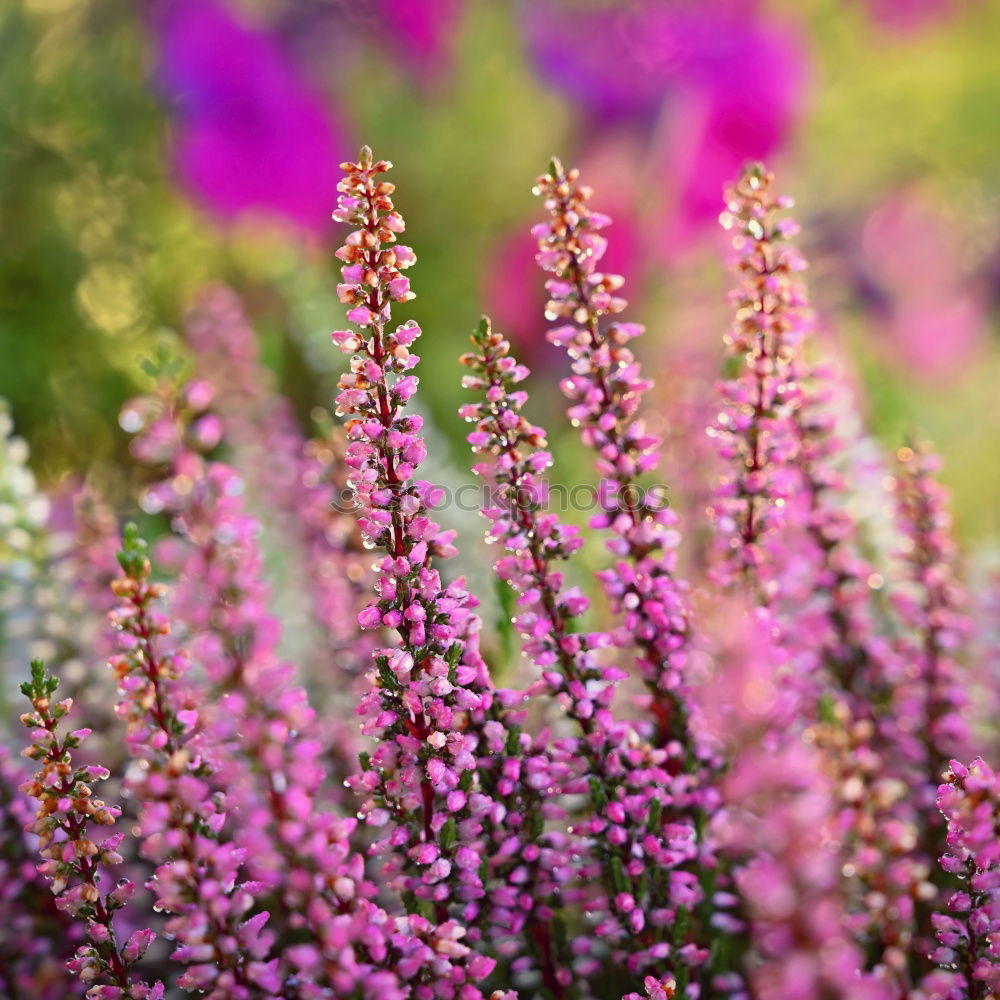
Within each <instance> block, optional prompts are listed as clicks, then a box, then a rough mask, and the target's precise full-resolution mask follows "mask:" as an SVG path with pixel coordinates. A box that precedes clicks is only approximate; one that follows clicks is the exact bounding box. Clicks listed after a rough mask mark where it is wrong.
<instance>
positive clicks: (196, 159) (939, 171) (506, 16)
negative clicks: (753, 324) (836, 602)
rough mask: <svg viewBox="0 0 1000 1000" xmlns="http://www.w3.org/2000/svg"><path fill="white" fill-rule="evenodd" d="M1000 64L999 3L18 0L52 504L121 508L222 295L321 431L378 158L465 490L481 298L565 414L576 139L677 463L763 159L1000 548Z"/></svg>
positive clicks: (877, 412) (27, 198) (9, 53)
mask: <svg viewBox="0 0 1000 1000" xmlns="http://www.w3.org/2000/svg"><path fill="white" fill-rule="evenodd" d="M998 46H1000V3H998V2H995V0H785V2H778V0H775V2H771V3H765V2H763V0H761V2H753V0H741V2H737V0H637V2H635V3H615V2H610V0H575V2H573V0H524V2H517V0H506V2H505V0H353V2H348V0H343V2H342V0H258V2H254V0H171V2H165V3H162V4H157V3H152V2H148V3H144V2H126V0H5V2H4V3H3V4H0V88H2V94H3V102H2V106H0V224H2V233H3V238H2V241H0V396H3V397H5V398H6V399H7V400H8V401H9V403H10V407H11V412H12V415H13V419H14V423H15V427H16V430H17V432H18V433H19V434H21V435H23V436H24V437H25V438H26V439H27V440H28V442H29V444H30V446H31V452H32V464H33V467H34V469H35V472H36V475H37V476H38V478H39V479H40V481H41V483H42V484H43V485H45V486H49V487H53V486H58V485H59V483H60V482H62V481H63V480H65V479H67V477H77V476H79V475H80V474H83V473H87V474H89V475H90V476H92V477H97V478H98V479H100V480H101V481H102V486H103V487H104V488H106V489H107V490H109V491H110V492H111V493H112V494H114V492H115V490H116V488H121V487H116V485H115V484H116V481H117V480H118V479H119V478H120V477H121V476H122V473H121V472H120V469H121V467H122V464H123V459H124V457H125V452H126V448H127V442H126V435H125V434H124V432H123V431H121V430H120V429H119V427H118V423H117V414H118V410H119V408H120V406H121V403H122V402H123V400H124V399H125V398H126V397H128V396H130V395H132V394H133V393H134V392H135V391H136V389H137V388H141V387H143V386H144V385H145V384H146V383H145V382H144V376H142V374H141V372H140V368H139V365H140V362H141V360H142V359H143V358H144V357H148V356H149V355H151V354H153V353H154V352H155V351H156V349H157V345H158V343H159V342H161V341H162V340H163V339H164V338H166V339H168V340H169V338H170V337H171V336H172V334H171V331H175V330H178V329H180V328H181V327H182V325H183V317H184V312H185V309H186V307H187V306H188V304H189V303H190V301H191V299H192V297H193V296H194V295H195V294H196V293H197V291H198V290H199V288H201V287H202V286H204V285H205V284H206V283H209V282H213V281H223V282H225V283H227V284H229V285H231V286H232V287H234V288H235V289H236V290H237V291H238V292H239V294H240V295H241V296H242V297H243V299H244V301H245V303H246V305H247V308H248V311H249V313H250V315H251V317H252V318H253V321H254V323H255V326H256V329H257V331H258V335H259V337H260V340H261V343H262V346H263V350H264V352H265V357H266V359H267V361H268V363H269V365H271V366H272V367H273V368H274V370H275V372H276V373H277V377H278V379H279V381H280V385H281V387H282V388H283V390H284V391H286V392H287V393H288V394H289V395H290V397H291V398H292V399H293V400H294V401H295V405H296V407H297V409H298V412H299V415H300V417H301V418H302V420H303V421H304V422H306V423H308V421H309V420H310V414H311V413H313V411H314V409H315V408H316V407H317V406H325V407H329V406H330V404H331V401H332V397H333V385H334V383H335V380H336V371H337V369H338V368H339V366H340V365H341V363H342V356H341V355H340V354H339V352H337V351H335V350H334V349H333V347H332V346H331V345H330V342H329V331H330V330H331V329H334V328H336V327H338V326H340V325H342V322H343V319H342V308H341V307H340V306H339V305H338V303H337V302H336V299H335V296H334V295H333V288H334V285H335V282H336V279H337V274H338V272H337V271H336V269H335V268H334V267H333V264H334V263H335V262H334V261H333V259H332V251H333V249H335V248H336V246H337V245H338V242H339V239H340V235H341V234H340V233H339V232H338V229H339V228H340V227H337V226H335V225H334V224H333V223H332V222H331V221H330V219H329V214H330V210H331V208H332V206H333V203H334V200H335V195H334V189H335V185H336V181H337V176H338V169H337V167H338V163H339V162H340V161H341V160H342V159H344V158H346V157H348V156H352V157H353V156H354V155H355V154H356V152H357V149H358V147H359V146H360V145H361V144H362V143H368V144H370V145H371V146H372V147H373V148H374V150H375V152H376V155H377V156H382V157H386V158H389V159H391V160H393V161H394V162H395V164H396V171H395V176H394V177H393V180H394V181H395V182H396V184H397V185H398V198H397V204H398V206H399V207H400V209H401V211H402V212H403V214H404V216H405V217H406V219H407V222H408V234H407V236H408V238H407V241H408V242H409V243H411V244H412V245H413V247H414V249H415V250H416V252H417V255H418V258H419V261H418V266H417V268H415V269H414V270H413V271H412V272H411V275H412V279H413V283H414V289H415V290H416V292H417V296H418V297H417V299H416V301H415V302H414V303H413V310H412V315H413V317H414V318H416V319H417V320H418V321H419V322H420V323H421V325H422V327H423V328H424V331H425V337H424V339H423V340H422V341H421V346H422V349H421V354H422V356H423V358H424V362H425V363H424V365H423V366H422V369H421V370H422V376H423V381H424V386H425V387H426V388H427V389H429V391H428V392H426V393H425V394H424V397H423V398H424V403H423V405H424V406H425V407H427V408H428V409H429V412H430V416H431V417H432V419H433V421H434V424H435V425H436V427H437V429H438V432H439V438H436V439H435V442H436V443H435V446H434V447H435V449H436V450H437V452H438V454H437V456H436V457H437V458H439V459H440V461H441V463H442V464H444V465H447V463H448V462H449V461H450V462H451V463H452V464H453V465H454V466H455V467H456V468H461V469H465V468H467V466H468V450H467V446H465V445H464V443H463V434H464V429H465V428H464V425H463V424H462V423H461V422H460V421H458V420H457V418H456V417H455V416H454V413H455V408H456V406H457V405H458V403H459V402H460V401H461V397H462V395H463V393H462V390H461V388H460V377H461V369H460V368H459V366H458V365H457V364H456V360H455V359H456V357H457V356H458V355H459V354H460V353H461V352H462V351H463V350H464V349H465V345H466V343H467V336H468V332H469V331H470V330H471V328H472V327H473V326H474V324H475V322H476V321H477V319H478V317H479V315H480V313H481V312H483V311H484V310H485V311H488V312H490V313H491V314H492V315H493V317H494V321H495V323H496V324H497V325H499V327H500V328H501V329H503V330H504V331H505V332H507V333H508V334H509V335H510V336H511V337H512V338H513V339H514V341H515V342H516V344H517V345H518V347H519V350H520V352H521V354H522V355H523V357H524V360H525V361H527V362H528V363H529V364H530V365H531V366H532V367H533V368H534V369H535V373H536V379H535V385H534V390H533V392H534V406H535V409H534V412H533V416H535V417H536V418H538V419H541V420H545V421H547V422H548V423H549V424H550V425H552V424H553V422H554V420H555V419H556V418H555V414H556V413H557V412H559V411H561V409H562V406H561V404H560V403H559V402H558V400H557V395H558V390H557V383H558V378H559V376H560V374H561V372H562V367H561V364H560V360H559V357H558V356H557V355H556V354H554V353H553V352H552V349H550V348H548V347H547V345H546V344H545V342H544V340H543V332H544V329H545V324H544V321H543V319H542V316H541V308H542V303H543V301H544V298H543V293H542V279H541V275H540V273H539V272H538V271H537V269H536V268H535V266H534V263H533V251H532V241H531V238H530V235H529V232H528V230H529V228H530V226H531V224H532V222H533V221H535V220H536V219H537V218H538V213H539V208H540V206H539V205H538V204H536V203H535V199H533V197H532V195H531V186H532V182H533V180H534V178H535V176H536V175H537V174H538V173H539V172H540V171H542V170H544V169H545V166H546V163H547V161H548V159H549V157H550V156H552V155H553V154H558V155H559V156H560V157H562V158H563V159H564V160H566V161H567V162H572V163H576V164H578V165H580V166H581V167H582V168H583V169H584V171H585V172H586V175H587V177H588V178H589V179H590V181H591V182H592V183H593V184H594V186H595V187H596V188H597V190H598V194H597V196H596V197H595V202H594V203H595V205H596V206H597V207H598V208H601V209H603V210H605V211H608V212H610V213H611V214H612V215H613V216H614V217H615V224H614V225H613V227H612V228H611V230H610V237H611V240H612V248H611V250H610V251H609V269H611V270H618V271H621V272H622V273H624V274H625V275H626V276H627V278H628V285H627V286H626V287H627V293H628V294H629V296H630V298H631V299H632V303H633V308H632V313H631V316H630V318H635V319H639V320H642V321H643V322H645V323H647V324H648V328H649V335H648V337H647V338H644V343H643V346H642V354H643V360H644V362H645V363H646V365H647V366H648V368H649V371H650V373H651V374H652V375H653V376H654V377H655V378H656V379H657V382H658V384H659V389H658V395H657V400H658V403H659V404H660V406H661V408H662V411H663V414H665V415H666V416H665V417H664V422H665V423H666V424H667V425H668V426H667V431H668V433H671V435H672V440H673V441H674V442H675V444H676V445H677V448H678V451H677V452H676V455H680V456H683V455H684V454H685V451H684V449H685V447H686V445H685V443H684V435H683V433H681V432H684V433H688V432H689V433H691V434H700V433H701V432H700V429H698V428H695V427H694V426H693V425H692V426H691V427H686V425H685V417H684V416H683V414H682V413H681V412H680V408H679V406H678V400H683V401H685V405H686V406H687V409H686V410H685V411H684V413H688V414H690V413H697V412H699V411H698V405H697V404H699V403H700V402H704V403H706V405H708V406H710V405H711V397H710V392H711V388H710V386H711V378H712V376H713V374H714V372H715V371H717V370H718V364H719V357H720V355H721V348H720V344H721V337H722V335H723V334H724V332H725V329H726V325H727V312H726V306H725V291H726V288H727V286H728V283H729V282H728V278H727V275H726V272H725V270H724V267H723V255H722V252H723V240H722V234H721V232H720V231H719V227H718V225H717V217H718V213H719V210H720V207H721V190H722V185H723V183H724V181H726V180H727V179H729V178H730V177H732V176H733V174H734V173H735V172H736V171H737V170H738V169H739V167H740V165H741V164H742V163H743V162H744V161H745V160H746V159H748V158H765V159H766V160H767V162H768V163H769V164H770V165H771V166H772V167H773V169H775V170H776V171H777V172H779V174H780V178H781V186H782V188H783V189H784V190H786V191H788V192H789V193H790V194H792V195H794V196H795V198H796V201H797V205H798V207H797V209H796V214H797V217H798V219H799V221H800V222H801V223H802V225H803V230H804V232H803V236H802V243H803V247H804V250H805V251H806V253H807V255H808V256H809V258H810V260H811V263H812V273H811V277H810V282H811V287H812V293H813V298H814V300H815V303H816V305H817V308H818V315H819V326H820V330H821V334H822V336H823V338H824V340H825V342H826V343H827V345H828V346H829V350H830V352H831V353H832V354H835V355H837V356H839V357H840V358H841V360H842V362H843V364H844V366H845V370H846V371H847V372H848V374H849V377H850V378H851V379H852V381H853V383H854V385H855V387H856V389H857V392H858V398H859V401H860V405H861V407H862V409H863V411H864V418H865V420H866V422H867V425H868V427H869V428H870V429H871V430H872V432H873V433H874V434H875V435H876V436H877V437H878V438H879V439H881V440H882V441H883V442H884V443H885V444H887V445H889V446H895V445H896V444H898V443H899V441H900V440H901V437H902V435H903V434H904V433H905V432H906V430H907V429H908V428H918V429H919V430H920V431H921V432H922V433H923V434H925V435H926V436H927V437H929V438H930V439H931V440H932V441H933V442H934V444H935V446H936V447H937V448H938V449H939V450H940V451H941V452H942V454H943V456H944V458H945V467H944V472H943V478H944V479H945V481H946V482H947V483H948V484H949V485H950V486H951V487H952V488H953V490H954V493H955V509H956V513H957V520H958V528H959V532H960V534H961V535H962V536H963V537H964V539H965V540H966V541H967V542H974V543H976V547H977V548H979V549H980V550H981V551H982V550H988V549H990V548H991V547H992V546H993V544H994V540H995V539H997V538H998V537H1000V461H998V458H1000V446H998V444H997V441H998V435H1000V391H998V388H997V387H998V385H1000V329H998V306H1000V302H998V299H1000V239H998V235H997V230H998V227H997V221H998V216H1000V192H998V185H997V177H998V165H1000V127H998V121H1000V59H998V58H997V51H998ZM671 414H673V416H671ZM693 422H694V423H696V422H697V421H696V420H694V421H693ZM562 433H564V434H565V441H564V440H563V439H562V438H561V437H559V436H558V435H557V436H556V442H555V444H556V452H557V454H559V455H560V457H563V456H564V455H565V456H566V458H565V464H564V472H565V474H566V475H567V476H573V475H575V474H576V471H577V470H575V469H574V462H575V461H576V460H575V459H574V457H573V456H574V452H573V451H572V448H573V445H572V444H571V443H570V438H574V439H575V434H574V433H572V432H569V431H565V432H562ZM674 461H675V462H676V461H677V459H676V456H675V459H674ZM677 467H678V468H679V467H680V465H679V464H678V466H677ZM667 474H668V475H669V474H670V473H669V470H668V473H667ZM668 482H672V481H671V480H669V479H668ZM683 487H684V484H683V482H679V483H678V484H677V489H678V490H680V489H683Z"/></svg>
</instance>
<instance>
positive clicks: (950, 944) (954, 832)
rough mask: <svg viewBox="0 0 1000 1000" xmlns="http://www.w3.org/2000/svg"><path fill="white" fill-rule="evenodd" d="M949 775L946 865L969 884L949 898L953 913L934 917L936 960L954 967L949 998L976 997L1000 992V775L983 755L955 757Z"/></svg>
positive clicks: (942, 794) (941, 795) (942, 796)
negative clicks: (960, 759) (969, 759)
mask: <svg viewBox="0 0 1000 1000" xmlns="http://www.w3.org/2000/svg"><path fill="white" fill-rule="evenodd" d="M945 779H946V780H945V784H943V785H941V787H940V789H939V790H938V799H937V804H938V808H939V809H940V810H941V812H942V813H943V815H944V818H945V819H946V820H947V821H948V852H947V853H946V854H944V855H943V856H942V858H941V867H942V868H943V869H944V870H945V871H946V872H948V873H949V874H952V875H955V876H957V877H958V878H959V879H962V880H963V881H964V882H965V883H966V886H967V888H965V887H963V888H961V889H960V890H959V891H958V892H955V893H953V894H952V895H951V897H950V898H949V900H948V910H949V911H950V914H953V915H949V914H945V913H939V914H935V916H934V933H935V935H936V936H937V939H938V942H939V943H940V947H939V948H938V949H937V951H936V952H935V953H934V958H935V960H936V961H937V962H939V963H940V964H941V965H942V966H943V967H944V968H945V969H953V970H955V972H954V975H953V982H952V984H951V985H950V987H949V989H948V990H947V992H946V993H944V994H942V995H943V997H944V998H945V1000H966V998H970V1000H971V998H974V997H988V996H990V994H991V993H995V992H996V991H997V990H1000V843H998V842H997V830H998V828H1000V779H998V778H997V775H996V773H995V772H994V771H993V769H992V768H991V767H990V766H989V765H988V764H987V763H986V762H985V761H984V760H982V759H981V758H977V759H976V760H974V761H973V762H972V763H971V764H970V765H969V766H968V767H966V766H965V765H963V764H960V763H959V762H958V761H957V760H953V761H952V762H951V765H950V767H949V769H948V771H947V773H946V774H945Z"/></svg>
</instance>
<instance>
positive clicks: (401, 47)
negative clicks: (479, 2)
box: [374, 0, 465, 82]
mask: <svg viewBox="0 0 1000 1000" xmlns="http://www.w3.org/2000/svg"><path fill="white" fill-rule="evenodd" d="M374 7H375V8H376V11H377V14H376V17H377V19H378V20H377V24H376V30H377V31H378V33H379V40H380V41H381V42H382V43H383V44H385V45H387V46H388V48H389V49H390V50H391V51H392V52H393V54H394V55H395V57H396V59H397V60H399V62H400V63H402V65H404V66H406V67H407V68H408V69H409V70H410V71H411V72H412V73H413V74H414V75H415V76H417V77H418V79H423V80H425V81H430V82H433V81H434V80H436V79H438V78H439V77H440V76H441V75H442V74H443V73H445V72H446V71H447V70H448V67H449V64H450V62H451V55H452V51H453V48H454V43H455V40H456V36H457V34H458V32H459V30H460V27H461V16H462V14H463V13H464V7H465V0H376V2H375V4H374Z"/></svg>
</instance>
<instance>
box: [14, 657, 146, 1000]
mask: <svg viewBox="0 0 1000 1000" xmlns="http://www.w3.org/2000/svg"><path fill="white" fill-rule="evenodd" d="M58 686H59V682H58V681H57V680H56V679H55V678H54V677H53V676H52V675H51V674H49V673H48V672H47V671H46V670H45V667H44V665H43V663H42V661H41V660H33V661H32V664H31V680H30V681H26V682H25V683H23V684H22V685H21V693H22V694H24V696H25V697H26V698H27V699H28V701H29V702H30V703H31V711H30V712H26V713H25V714H24V715H22V716H21V723H22V724H23V725H24V726H25V727H27V728H28V729H29V730H30V731H31V743H30V744H29V746H28V747H27V749H25V750H24V752H23V753H24V756H25V757H27V758H28V759H29V760H34V761H36V762H38V764H39V765H40V768H39V770H38V771H37V772H36V773H35V775H34V777H33V778H30V779H29V780H28V781H26V782H25V783H24V784H23V785H22V786H21V791H23V792H25V793H26V794H27V795H29V796H30V797H31V798H34V799H37V801H38V811H37V813H36V814H35V818H34V820H33V822H31V823H30V824H29V825H28V826H27V827H26V829H27V830H28V831H29V832H31V833H34V834H36V835H37V837H38V853H39V855H40V856H41V858H42V859H43V860H42V863H41V864H40V865H39V866H38V872H39V873H40V874H41V875H43V876H44V877H45V878H46V879H47V880H48V881H49V882H50V884H51V888H52V893H53V895H54V896H55V897H56V906H57V907H58V909H59V910H60V911H61V912H63V913H65V914H67V915H68V916H69V917H71V918H73V919H75V920H77V921H80V922H81V923H85V925H86V928H87V935H88V938H89V943H87V944H82V945H80V947H79V948H77V950H76V954H75V956H74V957H73V958H72V959H71V960H70V961H69V963H68V966H67V967H68V968H69V970H70V972H73V973H75V974H76V975H77V976H78V977H79V978H80V980H81V981H82V982H83V983H84V984H85V985H86V986H87V987H88V989H87V997H88V1000H97V998H99V997H102V996H106V995H108V994H107V992H106V991H107V990H108V989H111V990H117V991H118V992H117V993H116V994H115V995H117V996H119V997H121V998H122V1000H142V998H143V997H147V996H156V997H162V995H163V984H162V983H157V984H155V986H153V987H150V986H149V984H148V983H144V982H142V981H141V980H138V979H133V975H132V971H131V967H132V965H133V964H134V963H135V962H136V961H137V960H138V958H139V957H140V953H139V948H138V947H137V946H133V942H132V939H130V940H129V942H127V943H126V945H125V946H124V947H120V946H119V945H118V942H117V939H116V937H115V919H114V914H115V911H116V910H119V909H121V907H122V906H124V905H125V899H124V898H122V896H121V895H116V894H115V893H114V892H112V893H108V892H105V891H103V890H102V884H103V882H104V879H103V878H102V873H103V871H105V870H109V871H113V870H114V869H115V868H116V867H117V866H118V865H120V864H121V863H122V857H121V855H120V854H119V853H118V852H117V847H118V845H119V844H120V843H121V841H122V838H123V836H124V834H121V833H118V834H113V835H111V836H110V837H107V838H104V839H101V840H98V841H96V842H95V840H94V839H92V837H93V835H92V834H90V827H91V826H95V825H96V826H114V824H115V821H116V820H117V819H118V818H119V816H120V815H121V810H120V809H119V808H118V807H117V806H110V805H106V804H105V803H104V802H103V801H102V800H101V799H99V798H97V797H95V796H94V795H92V794H91V791H92V788H91V786H92V785H94V784H95V783H96V782H98V781H103V780H104V779H106V778H107V777H108V776H109V772H108V770H107V769H106V768H103V767H96V766H95V767H90V768H79V767H74V764H73V751H74V750H76V749H77V748H78V747H79V745H80V744H81V743H82V742H83V741H84V740H85V739H86V738H87V736H88V735H89V730H86V729H79V730H75V731H73V732H71V733H69V734H68V735H66V736H63V737H61V738H60V735H59V724H60V721H61V720H62V719H63V718H65V717H66V716H67V715H68V714H69V712H70V711H71V709H72V707H73V702H72V699H69V698H67V699H64V700H63V701H59V702H53V700H52V696H53V694H54V693H55V691H56V688H57V687H58ZM139 933H141V935H142V937H141V940H143V941H145V942H146V943H147V945H148V942H149V941H150V940H152V937H153V932H152V931H150V930H148V929H147V930H145V931H142V932H139ZM137 940H138V939H137ZM143 950H144V949H143Z"/></svg>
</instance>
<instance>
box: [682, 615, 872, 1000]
mask: <svg viewBox="0 0 1000 1000" xmlns="http://www.w3.org/2000/svg"><path fill="white" fill-rule="evenodd" d="M720 619H722V620H723V621H724V624H723V626H722V627H721V628H716V629H715V632H716V635H717V636H718V637H719V640H721V646H720V648H719V649H718V650H716V652H715V656H716V658H717V667H716V670H717V673H716V675H715V678H714V680H715V683H713V684H711V687H710V688H709V689H706V691H705V692H704V693H703V695H702V697H703V699H704V704H703V708H704V712H705V716H706V719H707V721H708V724H709V726H710V729H711V731H712V732H713V733H714V735H715V737H716V739H718V740H719V741H720V744H721V745H722V746H723V747H724V748H725V750H726V751H727V757H728V759H729V760H730V766H729V769H728V771H727V772H726V775H725V777H724V779H723V785H722V794H723V799H724V808H723V810H722V811H721V812H720V813H719V814H718V815H717V816H716V818H715V821H714V833H715V835H716V836H717V837H718V838H719V841H720V845H721V846H722V847H724V848H725V850H726V852H727V853H728V854H729V855H730V856H732V857H735V858H737V859H741V860H742V863H741V866H740V867H739V869H738V870H737V873H736V887H737V889H738V891H739V894H740V896H741V898H742V904H743V907H744V909H745V911H746V914H747V916H748V918H749V924H750V938H751V943H752V945H753V948H754V951H755V952H756V955H757V961H756V962H755V963H753V964H751V965H750V967H749V968H750V971H749V980H750V984H751V987H752V993H751V995H752V996H757V997H760V998H761V1000H816V998H819V997H830V998H831V1000H832V998H833V997H843V998H857V1000H889V997H890V996H891V995H892V994H890V993H889V992H888V991H887V990H886V989H885V988H883V986H882V985H881V984H880V983H879V982H878V981H877V980H876V979H875V978H874V977H872V976H871V975H868V974H865V973H864V972H863V970H864V965H863V962H864V956H863V954H862V952H861V949H860V948H858V947H857V945H856V944H855V943H854V941H853V940H852V939H851V935H850V933H849V931H848V921H847V914H846V913H845V910H844V904H843V901H842V899H841V897H840V895H839V893H838V881H839V878H840V872H839V864H840V863H839V859H838V856H837V852H836V850H835V849H834V838H835V836H836V829H835V827H834V825H833V823H832V817H833V815H834V794H835V793H834V789H833V787H832V782H831V775H830V772H829V770H828V768H827V764H826V762H825V760H824V756H823V754H822V753H821V752H820V751H819V750H818V748H817V747H816V746H815V739H814V738H813V737H811V736H810V732H809V731H808V730H807V731H805V732H804V731H803V730H802V728H801V727H800V725H798V721H799V719H801V717H802V706H801V704H800V694H799V692H798V690H797V689H796V686H795V685H792V684H789V683H788V678H789V676H790V675H791V673H792V672H793V671H794V664H793V663H792V662H791V661H790V660H789V658H788V656H787V654H786V653H785V652H784V650H782V648H781V646H780V644H779V643H778V642H777V641H776V635H775V629H774V626H773V623H772V621H771V619H770V616H769V614H768V612H767V611H766V610H765V609H762V608H754V609H751V610H750V611H741V609H740V608H739V607H738V606H737V607H729V608H724V609H723V610H722V612H721V613H720Z"/></svg>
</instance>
